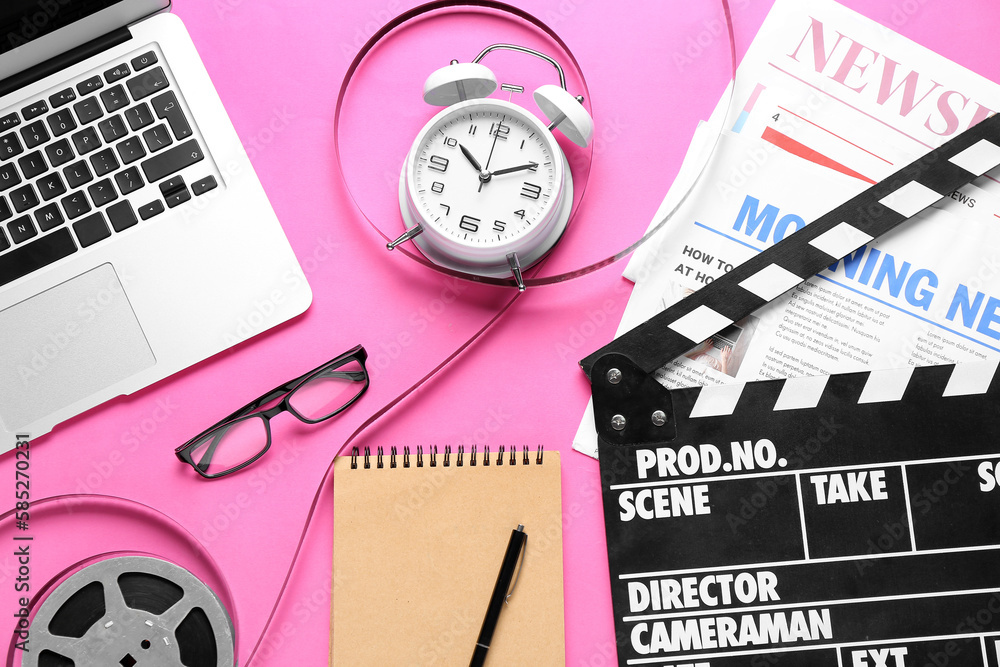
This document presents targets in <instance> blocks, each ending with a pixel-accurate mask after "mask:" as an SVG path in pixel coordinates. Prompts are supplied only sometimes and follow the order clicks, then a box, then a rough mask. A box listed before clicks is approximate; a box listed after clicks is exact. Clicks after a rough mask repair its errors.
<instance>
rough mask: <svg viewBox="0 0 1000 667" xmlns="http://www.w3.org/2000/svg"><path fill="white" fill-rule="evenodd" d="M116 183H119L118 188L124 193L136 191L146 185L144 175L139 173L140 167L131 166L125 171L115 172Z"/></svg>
mask: <svg viewBox="0 0 1000 667" xmlns="http://www.w3.org/2000/svg"><path fill="white" fill-rule="evenodd" d="M115 183H117V184H118V189H119V190H121V193H122V194H123V195H127V194H129V193H130V192H135V191H136V190H138V189H139V188H141V187H142V186H143V185H145V182H143V180H142V176H140V175H139V169H138V168H136V167H129V168H128V169H126V170H125V171H120V172H118V173H117V174H115Z"/></svg>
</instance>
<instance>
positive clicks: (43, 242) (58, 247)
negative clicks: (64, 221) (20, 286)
mask: <svg viewBox="0 0 1000 667" xmlns="http://www.w3.org/2000/svg"><path fill="white" fill-rule="evenodd" d="M76 250H77V248H76V243H74V242H73V235H72V234H70V233H69V230H68V229H65V228H63V229H57V230H56V231H54V232H52V233H51V234H46V235H44V236H42V237H40V238H38V239H35V240H34V241H31V242H30V243H25V244H24V245H22V246H19V247H17V248H14V249H13V250H12V251H10V252H8V253H6V254H4V255H0V285H6V284H7V283H10V282H14V281H15V280H17V279H18V278H23V277H24V276H26V275H28V274H29V273H31V272H32V271H37V270H38V269H41V268H43V267H45V266H48V265H49V264H51V263H52V262H55V261H58V260H60V259H62V258H63V257H69V256H70V255H72V254H73V253H74V252H76Z"/></svg>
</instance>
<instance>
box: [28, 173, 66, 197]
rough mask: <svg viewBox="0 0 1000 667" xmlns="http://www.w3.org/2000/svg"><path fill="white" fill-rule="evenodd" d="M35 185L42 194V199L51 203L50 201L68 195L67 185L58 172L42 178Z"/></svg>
mask: <svg viewBox="0 0 1000 667" xmlns="http://www.w3.org/2000/svg"><path fill="white" fill-rule="evenodd" d="M35 185H37V186H38V192H40V193H41V195H42V199H44V200H45V201H49V200H50V199H55V198H56V197H58V196H59V195H63V194H66V185H65V184H64V183H63V180H62V178H60V177H59V174H58V173H56V172H52V173H51V174H46V175H45V176H42V177H41V178H39V179H38V181H37V182H36V183H35Z"/></svg>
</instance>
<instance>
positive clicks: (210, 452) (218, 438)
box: [192, 426, 229, 472]
mask: <svg viewBox="0 0 1000 667" xmlns="http://www.w3.org/2000/svg"><path fill="white" fill-rule="evenodd" d="M228 431H229V427H228V426H224V427H222V428H220V429H219V430H218V431H217V432H216V433H215V434H214V435H213V436H212V443H211V444H210V445H209V446H208V447H207V448H206V449H205V455H204V456H202V457H201V459H200V460H198V461H197V462H195V461H194V460H193V459H192V463H194V465H195V467H196V468H198V469H199V470H201V471H202V472H205V471H207V470H208V466H209V464H210V463H211V462H212V457H213V456H214V455H215V448H216V447H218V446H219V443H220V442H222V439H223V438H224V437H226V433H227V432H228Z"/></svg>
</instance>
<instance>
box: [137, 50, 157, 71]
mask: <svg viewBox="0 0 1000 667" xmlns="http://www.w3.org/2000/svg"><path fill="white" fill-rule="evenodd" d="M156 62H157V58H156V54H155V53H153V52H152V51H150V52H148V53H144V54H142V55H141V56H136V57H135V58H132V69H134V70H135V71H136V72H138V71H139V70H141V69H146V68H147V67H152V66H153V65H155V64H156Z"/></svg>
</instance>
